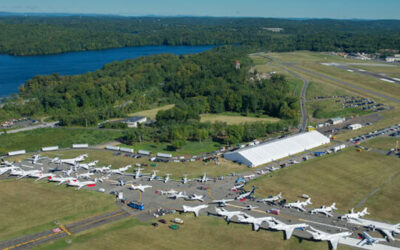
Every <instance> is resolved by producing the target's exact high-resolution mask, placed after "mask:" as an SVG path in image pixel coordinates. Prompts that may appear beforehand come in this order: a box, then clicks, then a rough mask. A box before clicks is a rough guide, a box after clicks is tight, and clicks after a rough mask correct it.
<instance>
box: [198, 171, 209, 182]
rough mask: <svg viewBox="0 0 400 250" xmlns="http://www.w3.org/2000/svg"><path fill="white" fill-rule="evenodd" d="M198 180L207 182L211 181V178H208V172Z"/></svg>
mask: <svg viewBox="0 0 400 250" xmlns="http://www.w3.org/2000/svg"><path fill="white" fill-rule="evenodd" d="M195 180H196V181H199V182H201V183H205V182H207V181H211V180H212V179H211V178H207V173H204V174H203V176H202V177H201V178H197V179H195Z"/></svg>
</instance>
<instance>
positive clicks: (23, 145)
mask: <svg viewBox="0 0 400 250" xmlns="http://www.w3.org/2000/svg"><path fill="white" fill-rule="evenodd" d="M121 136H122V133H121V132H118V131H109V130H95V129H66V128H42V129H36V130H31V131H26V132H20V133H16V134H4V135H0V148H1V149H2V150H3V151H6V152H7V151H12V150H20V149H25V150H27V151H33V150H40V149H41V148H42V147H46V146H56V145H58V146H59V147H60V148H64V147H71V146H72V144H74V143H89V145H97V144H100V143H103V142H107V141H111V140H115V139H117V138H119V137H121Z"/></svg>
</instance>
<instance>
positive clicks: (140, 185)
mask: <svg viewBox="0 0 400 250" xmlns="http://www.w3.org/2000/svg"><path fill="white" fill-rule="evenodd" d="M146 188H152V186H150V185H142V184H139V185H137V186H135V185H131V187H130V189H132V190H140V191H141V192H142V193H143V192H144V190H145V189H146Z"/></svg>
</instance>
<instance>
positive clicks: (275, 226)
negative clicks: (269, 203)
mask: <svg viewBox="0 0 400 250" xmlns="http://www.w3.org/2000/svg"><path fill="white" fill-rule="evenodd" d="M268 227H269V229H272V230H276V231H284V232H285V239H286V240H289V239H290V237H292V234H293V231H294V230H295V229H301V230H304V229H305V228H306V227H308V224H305V223H300V224H292V225H289V224H285V223H283V222H282V221H280V220H277V219H275V218H273V219H272V220H271V221H269V222H268Z"/></svg>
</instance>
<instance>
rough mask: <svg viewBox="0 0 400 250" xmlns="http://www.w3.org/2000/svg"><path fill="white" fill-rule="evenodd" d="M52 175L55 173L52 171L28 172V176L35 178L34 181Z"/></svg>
mask: <svg viewBox="0 0 400 250" xmlns="http://www.w3.org/2000/svg"><path fill="white" fill-rule="evenodd" d="M52 176H55V174H53V173H43V171H40V172H37V173H31V174H29V177H32V178H36V180H35V181H40V180H41V179H44V178H49V177H52Z"/></svg>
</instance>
